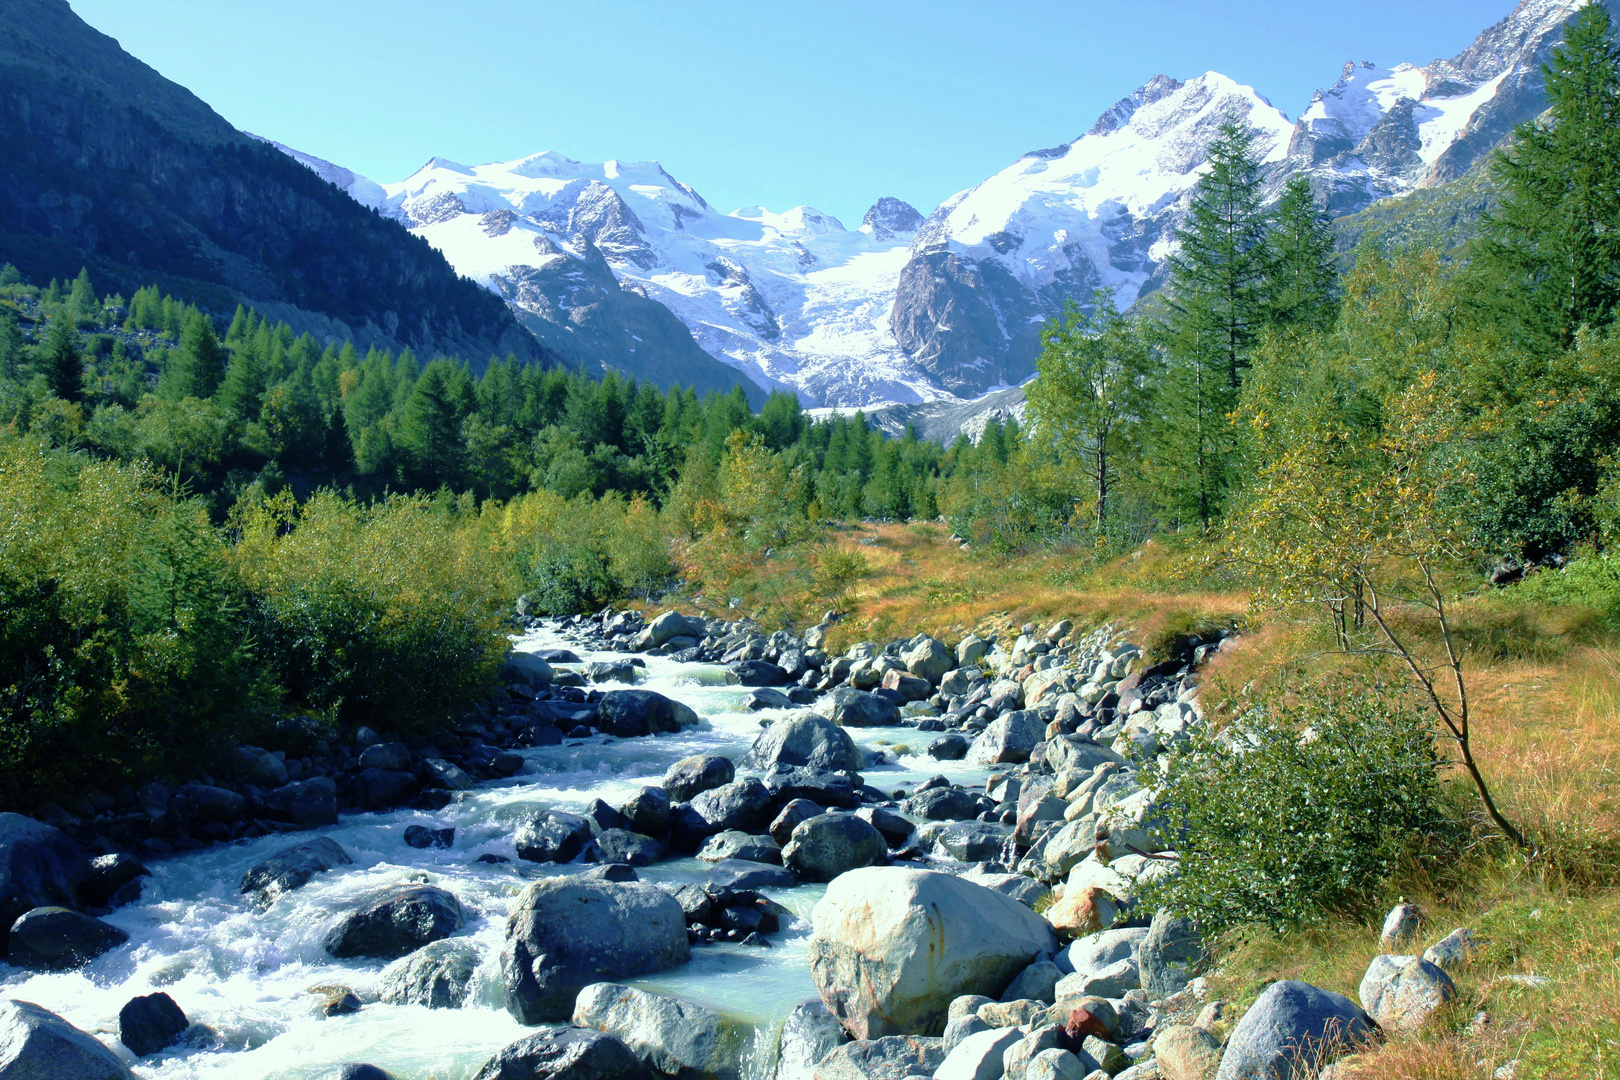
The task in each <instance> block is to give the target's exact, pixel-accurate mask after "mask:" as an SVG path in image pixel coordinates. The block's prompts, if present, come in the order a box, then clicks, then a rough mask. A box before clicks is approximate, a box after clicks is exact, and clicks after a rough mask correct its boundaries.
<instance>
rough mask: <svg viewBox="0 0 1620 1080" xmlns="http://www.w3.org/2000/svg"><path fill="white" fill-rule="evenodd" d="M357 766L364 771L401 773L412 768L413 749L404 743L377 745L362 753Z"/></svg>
mask: <svg viewBox="0 0 1620 1080" xmlns="http://www.w3.org/2000/svg"><path fill="white" fill-rule="evenodd" d="M357 764H358V765H359V766H360V768H362V769H388V770H391V771H399V770H402V769H409V768H410V767H411V748H410V747H408V746H406V745H405V744H404V743H402V742H385V743H376V744H374V745H372V746H368V747H366V748H365V749H364V750H362V751H360V760H359V761H358V762H357Z"/></svg>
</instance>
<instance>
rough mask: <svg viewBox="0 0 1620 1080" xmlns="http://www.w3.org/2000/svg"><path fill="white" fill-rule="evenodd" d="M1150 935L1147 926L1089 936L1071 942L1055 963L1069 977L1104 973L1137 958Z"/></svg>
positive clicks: (1056, 958)
mask: <svg viewBox="0 0 1620 1080" xmlns="http://www.w3.org/2000/svg"><path fill="white" fill-rule="evenodd" d="M1147 936H1148V928H1147V927H1145V926H1133V927H1129V928H1127V929H1123V930H1103V931H1100V932H1098V933H1094V934H1087V935H1085V936H1084V937H1080V938H1076V939H1075V940H1074V941H1072V942H1070V943H1069V944H1068V946H1067V947H1065V948H1064V950H1063V951H1062V952H1060V953H1058V954H1057V956H1056V957H1054V958H1053V962H1054V963H1056V964H1057V966H1058V968H1059V969H1060V970H1062V972H1063V973H1064V974H1065V975H1072V974H1074V973H1075V972H1077V971H1080V972H1089V971H1101V970H1102V969H1103V968H1105V967H1107V966H1108V965H1110V964H1117V963H1119V962H1120V961H1121V960H1134V959H1136V954H1137V950H1139V949H1140V948H1141V947H1142V942H1143V940H1145V939H1146V938H1147Z"/></svg>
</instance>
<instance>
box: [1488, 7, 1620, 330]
mask: <svg viewBox="0 0 1620 1080" xmlns="http://www.w3.org/2000/svg"><path fill="white" fill-rule="evenodd" d="M1543 72H1544V74H1545V76H1546V80H1547V100H1548V103H1549V108H1548V112H1547V114H1546V115H1544V116H1543V117H1541V118H1538V119H1536V120H1532V121H1529V122H1527V123H1525V124H1521V125H1520V126H1519V127H1518V129H1517V130H1515V132H1514V143H1513V145H1512V147H1511V148H1509V149H1507V150H1504V151H1500V152H1498V154H1497V157H1496V161H1495V172H1496V178H1497V180H1498V182H1499V183H1500V184H1501V185H1502V187H1503V189H1504V191H1503V197H1502V204H1501V207H1500V208H1499V209H1498V210H1497V211H1496V212H1495V213H1494V214H1489V215H1487V216H1486V219H1485V241H1484V243H1483V245H1482V248H1481V252H1480V261H1481V264H1482V268H1483V270H1484V272H1485V274H1486V279H1487V282H1488V283H1489V285H1490V286H1491V288H1490V292H1489V300H1488V303H1489V304H1490V306H1491V307H1492V308H1493V309H1494V310H1495V312H1496V313H1497V314H1498V315H1499V317H1501V318H1502V319H1503V321H1504V322H1505V323H1507V324H1508V325H1509V326H1510V327H1511V328H1512V329H1513V331H1514V334H1515V337H1517V338H1518V339H1519V342H1520V343H1521V344H1524V345H1528V346H1530V347H1532V348H1540V349H1545V348H1548V347H1551V348H1563V347H1566V346H1568V345H1569V344H1570V342H1572V341H1573V340H1574V336H1575V331H1576V330H1578V329H1580V327H1581V326H1583V325H1589V326H1594V327H1598V326H1603V325H1606V324H1607V323H1609V322H1610V321H1612V320H1613V319H1614V317H1615V315H1616V309H1617V305H1620V48H1617V47H1616V44H1615V40H1614V25H1613V20H1612V19H1611V18H1610V16H1609V13H1608V11H1607V10H1606V9H1605V7H1604V5H1602V4H1598V3H1593V4H1588V5H1587V6H1586V7H1584V8H1582V9H1581V11H1580V12H1579V13H1578V14H1577V15H1576V16H1575V17H1574V18H1573V19H1571V20H1570V21H1569V22H1568V23H1567V24H1566V26H1565V30H1564V43H1563V44H1562V45H1560V46H1559V47H1558V48H1557V49H1555V50H1554V51H1553V54H1552V62H1551V63H1550V64H1548V65H1546V66H1545V67H1544V68H1543Z"/></svg>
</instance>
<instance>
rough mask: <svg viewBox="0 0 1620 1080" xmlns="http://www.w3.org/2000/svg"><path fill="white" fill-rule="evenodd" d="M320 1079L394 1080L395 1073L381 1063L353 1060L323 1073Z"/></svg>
mask: <svg viewBox="0 0 1620 1080" xmlns="http://www.w3.org/2000/svg"><path fill="white" fill-rule="evenodd" d="M320 1080H394V1075H393V1074H392V1073H390V1072H389V1071H388V1070H387V1069H384V1068H382V1067H381V1066H379V1065H372V1064H369V1063H367V1062H353V1061H351V1062H348V1063H346V1064H343V1065H338V1066H336V1067H334V1068H332V1069H330V1070H328V1071H327V1072H323V1073H321V1076H320Z"/></svg>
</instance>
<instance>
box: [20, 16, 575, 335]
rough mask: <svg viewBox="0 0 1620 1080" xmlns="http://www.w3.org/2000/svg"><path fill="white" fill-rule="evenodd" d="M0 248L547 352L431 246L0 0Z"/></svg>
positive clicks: (51, 270) (149, 80)
mask: <svg viewBox="0 0 1620 1080" xmlns="http://www.w3.org/2000/svg"><path fill="white" fill-rule="evenodd" d="M0 259H3V260H8V261H10V262H13V263H16V264H17V266H18V267H19V268H20V269H21V270H22V271H23V273H24V274H25V275H27V276H28V277H30V278H32V279H34V280H44V279H47V278H51V277H67V276H70V275H72V274H75V273H77V272H78V269H79V267H80V266H81V265H88V266H89V267H90V269H91V272H92V275H93V276H94V278H95V280H96V283H97V285H98V286H99V287H100V288H102V289H119V290H122V291H124V292H126V293H128V292H129V291H131V290H133V289H134V288H135V287H137V286H138V285H141V284H145V283H147V282H156V283H158V284H159V285H161V286H162V287H163V288H164V289H166V290H168V291H170V292H173V293H175V294H177V295H180V296H184V297H186V298H187V299H189V300H192V301H194V302H196V303H198V304H200V305H202V306H205V307H209V308H213V309H216V310H222V311H229V310H230V309H231V308H232V307H234V306H235V304H236V303H237V302H238V301H241V302H247V303H250V304H252V305H254V306H257V307H259V308H260V309H261V310H264V311H266V312H268V313H272V314H273V315H274V316H275V317H276V318H278V319H284V320H286V321H288V322H289V323H291V324H293V325H294V327H295V328H297V329H308V330H311V331H314V332H316V333H317V334H320V335H322V336H334V335H335V336H352V337H353V338H354V339H355V340H356V341H357V343H359V344H361V345H365V344H379V345H384V346H388V347H395V348H398V347H403V346H410V347H411V348H414V349H416V350H417V351H418V352H419V353H423V354H428V355H431V354H434V353H458V354H460V355H462V356H464V357H466V358H468V359H469V360H472V361H474V362H481V361H482V360H484V359H485V358H486V357H488V356H489V355H490V354H492V353H495V354H500V355H505V354H507V353H509V352H511V353H516V354H517V355H518V356H519V357H520V358H522V359H525V360H538V359H542V358H543V357H544V356H545V355H546V353H545V350H543V349H542V348H541V347H540V346H539V345H538V344H537V343H536V342H535V341H534V339H533V338H532V337H531V336H530V335H529V334H528V333H527V332H525V331H524V330H523V329H522V328H521V327H519V326H518V325H517V323H516V321H515V320H514V318H513V317H512V314H511V313H510V312H509V311H508V310H507V308H506V305H505V304H503V303H502V302H501V300H500V298H499V297H496V296H494V295H493V294H491V293H489V292H487V291H486V290H484V289H482V288H480V287H479V286H477V285H475V284H474V283H472V282H469V281H466V280H464V279H462V278H460V277H458V276H457V275H456V273H455V271H453V270H452V269H451V268H450V266H449V264H448V263H446V262H445V260H444V258H443V256H441V255H440V254H439V253H438V252H436V251H434V250H433V249H432V248H431V247H429V245H428V244H427V243H426V242H425V241H423V240H420V239H418V238H416V237H413V236H411V235H410V233H409V232H407V231H406V230H405V229H404V228H403V227H401V226H400V225H399V224H398V223H396V222H393V221H388V220H386V219H384V218H382V217H379V216H378V215H377V214H376V213H374V212H373V211H371V210H368V209H366V208H365V207H362V206H360V205H358V204H357V203H355V202H354V201H353V200H352V199H350V198H349V197H348V196H347V195H345V194H344V193H343V192H342V191H340V190H339V189H338V188H336V187H334V186H333V185H331V184H329V183H328V182H326V181H325V180H323V179H321V178H320V177H318V176H316V175H315V174H314V173H312V172H310V171H309V170H308V169H306V168H304V167H303V166H302V165H299V164H298V163H297V162H295V161H293V160H291V159H290V158H288V157H286V156H285V155H284V154H282V153H280V152H279V151H277V150H275V149H273V148H272V147H269V146H266V145H264V144H263V143H260V142H258V141H256V140H254V139H251V138H249V137H248V136H246V135H244V134H242V133H241V132H238V131H237V130H236V129H235V128H233V127H232V126H231V125H230V124H228V123H227V122H226V121H225V120H224V119H223V118H221V117H220V116H219V115H218V114H216V113H215V112H214V111H213V110H212V109H210V108H209V107H208V106H207V105H206V104H204V103H203V102H202V101H200V100H199V99H198V98H197V97H196V96H194V95H193V94H191V93H190V92H189V91H187V90H186V89H184V88H183V87H181V86H178V85H176V84H174V83H172V82H170V81H169V80H167V79H165V78H163V77H162V76H161V75H159V74H158V73H157V72H155V71H153V70H152V69H151V68H149V67H147V66H146V65H145V64H143V63H141V62H140V61H139V60H136V59H135V58H134V57H132V56H130V55H129V54H128V53H126V52H124V51H123V50H122V49H121V48H120V47H119V45H118V43H117V42H116V41H114V40H113V39H112V38H110V37H107V36H106V35H104V34H101V33H99V32H97V31H96V30H94V29H92V28H91V27H90V26H87V25H86V24H85V23H84V22H83V20H81V19H80V18H79V17H78V16H77V15H75V14H74V13H73V11H72V10H71V9H70V8H69V7H68V5H67V4H66V3H65V2H63V0H0Z"/></svg>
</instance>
